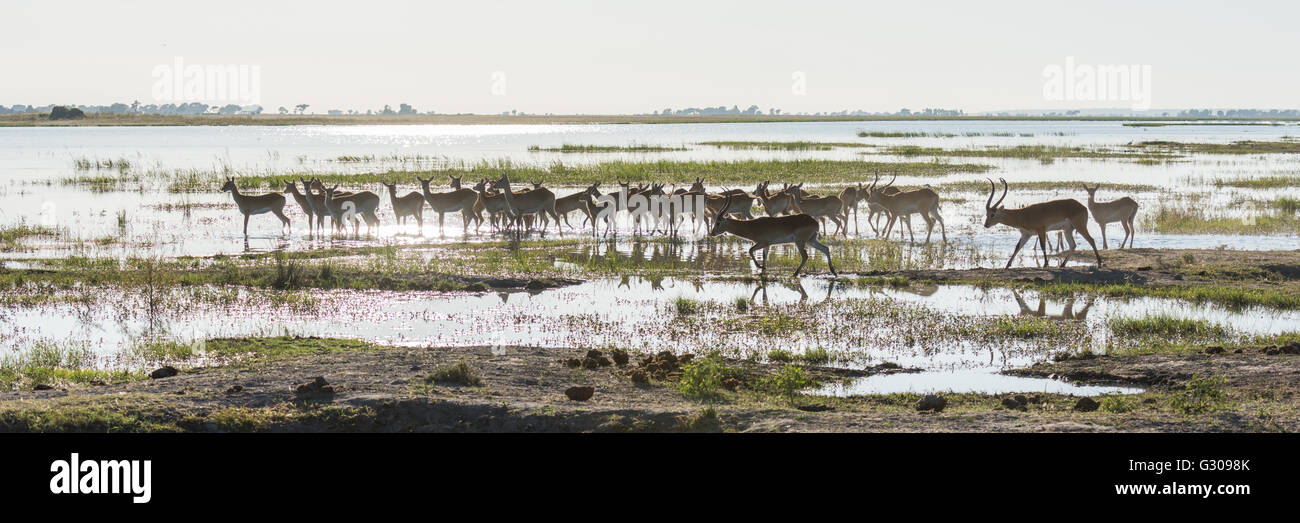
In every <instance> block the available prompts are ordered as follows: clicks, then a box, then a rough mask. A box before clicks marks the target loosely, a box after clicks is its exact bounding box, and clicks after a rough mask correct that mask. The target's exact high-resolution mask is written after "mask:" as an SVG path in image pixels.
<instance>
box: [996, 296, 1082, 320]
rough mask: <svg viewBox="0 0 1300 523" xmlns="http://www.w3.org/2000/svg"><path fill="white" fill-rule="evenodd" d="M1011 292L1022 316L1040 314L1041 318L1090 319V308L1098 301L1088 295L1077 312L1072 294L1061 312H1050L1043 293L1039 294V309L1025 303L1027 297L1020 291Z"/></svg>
mask: <svg viewBox="0 0 1300 523" xmlns="http://www.w3.org/2000/svg"><path fill="white" fill-rule="evenodd" d="M1011 294H1012V295H1013V296H1015V297H1016V304H1017V305H1019V306H1020V315H1021V316H1038V317H1040V318H1048V319H1053V320H1073V321H1083V320H1086V319H1088V310H1089V309H1092V304H1093V302H1095V301H1096V297H1094V296H1088V297H1087V298H1086V299H1085V300H1084V305H1083V308H1082V309H1080V310H1079V311H1077V312H1076V311H1075V310H1074V301H1075V300H1074V296H1070V297H1068V298H1066V299H1065V307H1064V308H1062V309H1061V313H1060V314H1048V313H1047V300H1046V299H1045V298H1044V297H1043V295H1042V294H1041V293H1040V294H1039V295H1038V308H1037V309H1031V308H1029V304H1027V303H1025V299H1024V298H1023V297H1021V296H1020V291H1017V290H1012V291H1011Z"/></svg>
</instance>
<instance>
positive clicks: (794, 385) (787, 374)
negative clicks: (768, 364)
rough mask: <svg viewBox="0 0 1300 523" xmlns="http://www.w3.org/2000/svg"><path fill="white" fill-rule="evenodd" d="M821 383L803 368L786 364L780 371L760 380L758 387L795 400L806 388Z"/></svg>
mask: <svg viewBox="0 0 1300 523" xmlns="http://www.w3.org/2000/svg"><path fill="white" fill-rule="evenodd" d="M818 384H819V382H818V381H817V380H816V379H813V378H812V377H809V376H808V374H806V373H805V372H804V371H803V369H802V368H800V367H798V366H795V365H784V366H782V367H781V370H780V372H777V373H776V374H775V375H772V376H768V377H766V378H763V379H760V380H759V381H758V388H759V389H761V390H765V391H768V392H770V393H772V394H777V395H779V396H781V397H782V398H785V399H786V400H793V399H794V398H796V397H798V396H799V393H800V392H801V391H803V390H804V389H807V388H810V387H815V386H817V385H818Z"/></svg>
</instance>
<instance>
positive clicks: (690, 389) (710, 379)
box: [677, 354, 740, 400]
mask: <svg viewBox="0 0 1300 523" xmlns="http://www.w3.org/2000/svg"><path fill="white" fill-rule="evenodd" d="M739 375H740V373H739V371H737V370H735V369H732V368H730V367H728V366H727V364H726V362H725V361H723V359H722V358H721V357H719V356H718V355H717V354H709V355H707V356H703V357H698V358H694V359H692V360H691V362H690V363H688V364H686V365H684V366H683V367H682V377H681V379H680V380H679V381H678V382H677V388H678V390H680V391H681V392H682V394H683V395H685V396H686V397H688V398H694V399H702V400H715V399H718V398H720V397H722V391H721V390H720V389H721V388H722V384H723V380H726V379H727V378H737V377H739Z"/></svg>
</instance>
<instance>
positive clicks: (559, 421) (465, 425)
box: [0, 347, 1300, 432]
mask: <svg viewBox="0 0 1300 523" xmlns="http://www.w3.org/2000/svg"><path fill="white" fill-rule="evenodd" d="M584 352H585V351H583V350H580V349H556V348H528V347H504V348H503V347H497V348H495V350H494V349H493V348H490V347H460V348H447V347H444V348H399V347H387V348H374V349H370V350H356V351H346V352H339V353H332V354H319V355H307V356H298V357H287V358H260V359H259V358H254V359H251V360H248V361H244V362H239V363H234V364H230V365H225V366H217V367H208V368H197V369H191V370H186V371H183V372H180V373H179V374H178V375H175V376H170V377H164V378H160V379H147V380H142V381H135V382H129V383H120V384H115V385H101V386H78V387H68V388H64V389H51V390H26V391H11V392H4V393H0V430H3V431H6V432H9V431H29V430H39V431H91V432H102V431H150V430H165V431H195V432H228V431H238V432H243V431H270V432H332V431H381V432H628V431H651V432H673V431H734V432H875V431H889V432H948V431H958V432H1073V431H1136V432H1152V431H1156V432H1162V431H1173V432H1217V431H1279V430H1280V431H1293V430H1297V429H1300V410H1298V409H1297V408H1296V407H1297V405H1300V402H1298V401H1297V398H1298V397H1300V396H1297V395H1296V392H1297V391H1300V386H1298V385H1297V383H1300V381H1298V380H1296V377H1297V374H1300V356H1295V355H1289V354H1273V355H1266V354H1256V353H1249V354H1225V355H1217V356H1201V355H1182V356H1176V355H1169V354H1154V355H1145V356H1126V357H1117V358H1112V357H1097V358H1090V359H1078V360H1069V361H1066V362H1059V363H1050V364H1040V365H1035V366H1033V367H1030V368H1027V369H1019V370H1015V371H1011V373H1015V374H1021V375H1034V376H1048V375H1053V374H1054V375H1057V376H1064V377H1066V378H1071V377H1073V378H1076V379H1078V380H1079V381H1097V380H1099V379H1101V378H1104V380H1103V381H1107V382H1116V383H1121V384H1127V385H1140V386H1145V387H1149V390H1148V392H1146V393H1143V394H1140V395H1132V396H1131V398H1132V399H1131V401H1129V403H1131V404H1133V405H1136V408H1134V409H1133V410H1131V411H1129V412H1107V411H1105V410H1096V411H1092V412H1080V411H1076V410H1075V409H1076V404H1077V402H1078V401H1079V398H1077V397H1073V396H1067V395H1057V394H1029V395H1027V396H1028V398H1027V399H1026V401H1027V402H1028V403H1027V404H1022V405H1014V404H1013V405H1011V406H1008V404H1006V403H1005V401H1006V400H1007V398H1009V397H1013V396H1014V395H978V394H945V395H944V396H945V397H946V398H947V400H948V406H947V408H946V409H944V410H943V411H942V412H937V413H936V412H918V411H917V410H916V408H915V403H916V401H917V399H919V396H916V395H883V396H878V395H873V396H860V397H850V398H827V397H815V396H807V395H804V396H800V397H797V398H795V399H793V400H790V399H786V398H785V397H782V396H777V395H773V394H770V393H765V392H761V391H759V390H758V389H757V388H756V387H754V386H753V384H755V383H759V382H761V380H762V379H763V378H766V377H770V376H773V375H775V374H776V373H777V372H779V370H780V369H781V366H779V365H769V364H762V363H756V362H750V361H729V362H727V365H728V367H730V368H734V369H736V370H737V371H738V372H739V373H740V374H739V375H740V376H742V381H743V383H744V384H743V385H740V386H739V387H737V388H736V390H735V391H734V392H726V393H724V394H723V397H722V398H720V399H718V400H715V401H704V400H699V399H691V398H688V397H686V396H684V395H683V394H682V392H680V391H679V390H678V388H677V386H676V384H675V382H674V381H672V380H671V379H667V380H653V379H652V380H651V381H650V383H648V384H644V383H635V382H634V381H635V380H634V379H633V378H632V377H631V376H630V374H631V373H630V371H629V368H633V367H635V365H636V363H635V361H636V360H637V358H638V357H639V356H641V355H636V354H634V355H633V356H632V360H633V363H630V364H629V365H630V366H629V367H620V366H618V365H615V364H609V365H608V366H592V368H583V367H582V366H579V367H577V368H574V367H571V366H570V365H569V364H567V363H566V362H565V359H567V358H573V357H582V356H583V354H584ZM462 361H463V362H465V363H466V364H468V365H469V367H471V368H472V369H474V370H475V371H476V372H477V373H478V374H479V376H480V378H481V384H480V385H477V386H470V385H461V384H446V383H440V382H439V383H432V384H429V383H426V382H425V380H424V377H425V376H427V375H429V373H431V372H433V371H434V369H438V368H442V367H445V366H449V365H453V364H455V363H457V362H462ZM804 368H805V370H806V372H807V373H808V375H809V376H812V377H815V378H818V379H820V380H822V381H823V382H829V381H834V380H843V379H851V378H854V377H859V376H865V375H870V374H874V373H880V372H900V371H902V370H901V369H896V368H890V367H882V368H876V369H870V370H866V371H850V370H844V369H834V368H828V367H817V366H805V367H804ZM1202 372H1210V373H1213V374H1214V375H1217V376H1225V377H1226V379H1227V382H1226V385H1225V391H1226V394H1228V396H1229V397H1230V398H1234V399H1233V400H1232V403H1231V406H1229V407H1225V408H1221V409H1216V410H1214V411H1211V412H1206V413H1203V414H1196V415H1189V414H1186V413H1178V412H1171V411H1170V410H1169V409H1168V408H1167V407H1166V406H1165V404H1166V403H1167V402H1168V397H1172V396H1171V395H1173V396H1176V395H1178V394H1181V392H1180V391H1181V390H1182V387H1184V386H1185V385H1186V383H1187V381H1188V380H1189V379H1191V376H1193V375H1195V374H1197V373H1202ZM318 376H319V377H321V378H323V379H324V382H323V383H321V384H320V385H324V386H323V387H321V386H312V385H307V388H306V390H305V392H304V389H303V388H302V387H303V386H304V384H310V383H311V382H312V381H313V379H314V378H316V377H318ZM1153 376H1156V377H1158V378H1159V379H1153V378H1152V377H1153ZM574 386H591V387H593V388H594V395H593V396H592V397H591V399H589V400H587V401H573V400H570V399H569V398H568V397H566V394H565V392H566V390H567V389H568V388H570V387H574ZM1265 393H1267V395H1268V397H1267V399H1260V398H1263V397H1264V396H1263V394H1265ZM710 409H712V411H713V412H714V413H716V415H712V414H709V413H708V411H709V410H710ZM1265 411H1267V413H1268V414H1267V415H1261V414H1259V413H1262V412H1265Z"/></svg>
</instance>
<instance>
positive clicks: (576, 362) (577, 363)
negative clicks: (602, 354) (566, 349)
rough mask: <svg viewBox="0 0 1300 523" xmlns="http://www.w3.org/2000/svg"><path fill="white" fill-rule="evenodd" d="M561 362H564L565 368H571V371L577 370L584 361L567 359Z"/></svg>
mask: <svg viewBox="0 0 1300 523" xmlns="http://www.w3.org/2000/svg"><path fill="white" fill-rule="evenodd" d="M560 361H563V362H564V366H566V367H568V368H570V369H576V368H578V367H581V366H582V360H580V359H578V358H565V359H563V360H560Z"/></svg>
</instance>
